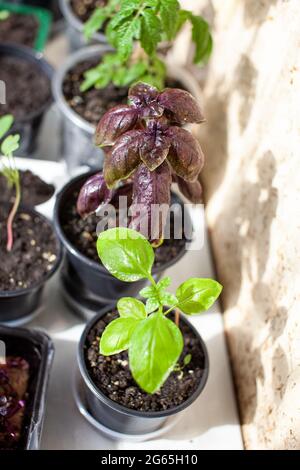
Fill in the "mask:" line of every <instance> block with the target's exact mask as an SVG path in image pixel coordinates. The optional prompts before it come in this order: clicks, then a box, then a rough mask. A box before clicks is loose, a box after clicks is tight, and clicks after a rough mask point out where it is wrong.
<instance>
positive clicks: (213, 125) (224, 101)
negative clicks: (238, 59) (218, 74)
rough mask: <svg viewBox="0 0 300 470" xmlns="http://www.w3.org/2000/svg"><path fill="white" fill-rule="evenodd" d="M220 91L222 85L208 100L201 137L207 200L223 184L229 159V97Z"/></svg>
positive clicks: (219, 85)
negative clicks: (207, 182)
mask: <svg viewBox="0 0 300 470" xmlns="http://www.w3.org/2000/svg"><path fill="white" fill-rule="evenodd" d="M219 89H221V83H219V84H218V85H217V86H216V93H215V94H213V95H212V96H210V97H209V98H208V99H207V100H206V102H205V110H204V115H205V119H206V123H205V129H204V130H203V131H204V132H203V136H201V146H202V147H203V151H204V155H206V156H207V158H206V160H205V165H204V169H203V172H202V173H203V180H204V181H205V180H207V181H209V182H210V185H209V193H208V190H206V191H205V192H204V195H205V199H206V200H208V199H209V197H210V196H211V195H212V194H214V192H215V191H216V190H217V189H218V187H219V185H220V184H221V183H222V181H223V178H224V175H225V171H226V164H227V159H228V148H227V146H228V137H227V127H228V122H227V121H228V118H227V106H228V96H227V95H226V94H221V93H219V94H218V90H219ZM210 156H211V158H210Z"/></svg>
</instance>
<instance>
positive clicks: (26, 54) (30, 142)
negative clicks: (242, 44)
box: [0, 44, 53, 157]
mask: <svg viewBox="0 0 300 470" xmlns="http://www.w3.org/2000/svg"><path fill="white" fill-rule="evenodd" d="M0 56H8V57H16V58H18V59H21V60H24V61H26V62H29V63H31V64H32V65H33V66H35V67H37V68H38V70H39V71H40V73H41V74H43V75H45V76H46V77H47V78H48V80H49V82H50V81H51V79H52V75H53V69H52V67H51V65H49V64H48V62H46V61H45V59H43V56H42V54H41V53H40V52H36V51H34V50H33V49H30V48H28V47H25V46H19V45H12V44H0ZM37 92H38V90H37ZM52 101H53V100H52V96H51V97H50V99H49V100H48V101H47V102H45V103H44V104H43V106H41V107H40V108H39V109H37V110H36V111H34V112H33V113H30V114H28V115H26V116H25V117H24V118H23V119H17V120H16V121H15V123H14V126H13V132H15V133H18V134H20V136H21V138H20V148H19V149H18V156H21V157H27V156H29V155H30V154H31V153H33V152H34V151H35V149H36V145H37V139H38V135H39V131H40V127H41V124H42V121H43V117H44V115H45V112H46V111H47V110H48V109H49V107H50V105H51V103H52Z"/></svg>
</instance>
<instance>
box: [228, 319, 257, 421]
mask: <svg viewBox="0 0 300 470" xmlns="http://www.w3.org/2000/svg"><path fill="white" fill-rule="evenodd" d="M230 349H231V353H233V354H234V356H235V357H236V356H237V355H238V356H239V357H240V358H241V360H239V363H238V364H236V363H232V367H233V373H234V378H235V385H236V390H237V393H238V398H239V400H238V402H239V404H240V412H241V422H242V424H243V425H245V424H250V423H252V422H253V418H254V416H255V413H256V407H257V387H258V384H259V383H260V384H261V385H263V383H264V381H265V374H264V369H263V366H262V362H261V357H260V351H259V349H258V348H254V347H253V335H252V334H251V331H250V330H249V329H248V328H247V325H245V327H244V328H241V327H239V328H231V330H230ZM246 358H247V359H246Z"/></svg>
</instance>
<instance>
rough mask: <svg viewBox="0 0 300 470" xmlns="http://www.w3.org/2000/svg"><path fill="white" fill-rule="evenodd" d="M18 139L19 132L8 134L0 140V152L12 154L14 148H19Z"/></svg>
mask: <svg viewBox="0 0 300 470" xmlns="http://www.w3.org/2000/svg"><path fill="white" fill-rule="evenodd" d="M19 141H20V136H19V134H15V135H9V136H8V137H6V139H5V140H4V141H3V142H2V145H1V152H2V153H3V154H4V155H6V156H8V155H12V154H13V153H14V152H15V151H16V150H18V148H19Z"/></svg>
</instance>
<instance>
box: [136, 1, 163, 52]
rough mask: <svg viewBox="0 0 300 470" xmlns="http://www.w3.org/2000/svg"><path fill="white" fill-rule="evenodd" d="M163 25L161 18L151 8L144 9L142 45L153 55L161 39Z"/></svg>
mask: <svg viewBox="0 0 300 470" xmlns="http://www.w3.org/2000/svg"><path fill="white" fill-rule="evenodd" d="M161 32H162V26H161V22H160V19H159V18H158V17H157V16H156V15H155V13H154V12H153V11H151V10H144V11H143V16H142V29H141V46H142V48H143V49H144V50H145V51H146V52H147V54H149V55H151V54H153V53H154V52H155V50H156V48H157V45H158V43H159V42H160V40H161Z"/></svg>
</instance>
